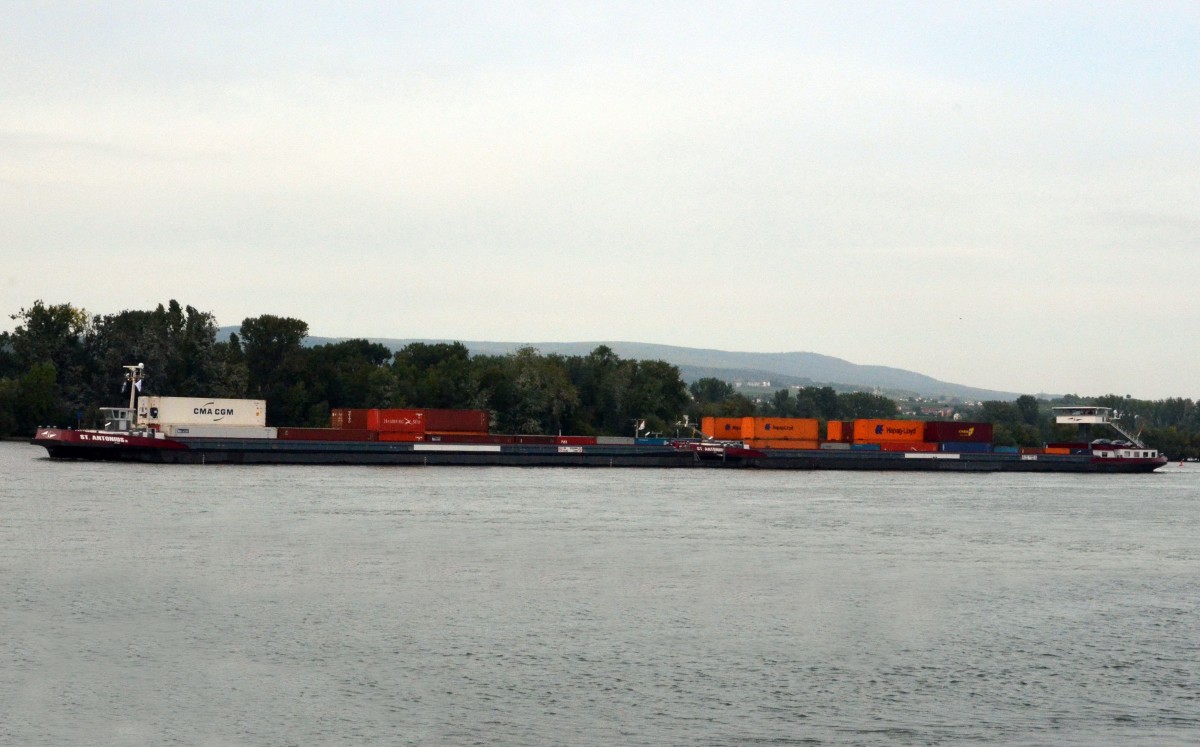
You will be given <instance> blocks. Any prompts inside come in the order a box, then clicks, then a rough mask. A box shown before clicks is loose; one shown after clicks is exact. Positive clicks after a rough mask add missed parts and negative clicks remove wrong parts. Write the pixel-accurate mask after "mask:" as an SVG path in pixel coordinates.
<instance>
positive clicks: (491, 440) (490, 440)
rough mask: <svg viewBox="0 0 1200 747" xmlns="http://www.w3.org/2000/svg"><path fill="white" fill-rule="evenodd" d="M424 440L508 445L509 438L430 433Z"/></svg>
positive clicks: (440, 442)
mask: <svg viewBox="0 0 1200 747" xmlns="http://www.w3.org/2000/svg"><path fill="white" fill-rule="evenodd" d="M425 440H426V441H428V442H430V443H434V444H510V443H512V437H511V436H493V435H492V434H490V433H430V432H429V431H426V432H425Z"/></svg>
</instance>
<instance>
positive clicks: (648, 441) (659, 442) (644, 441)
mask: <svg viewBox="0 0 1200 747" xmlns="http://www.w3.org/2000/svg"><path fill="white" fill-rule="evenodd" d="M633 442H634V443H635V444H637V445H638V446H666V445H667V444H669V443H670V442H671V439H669V438H635V439H634V440H633Z"/></svg>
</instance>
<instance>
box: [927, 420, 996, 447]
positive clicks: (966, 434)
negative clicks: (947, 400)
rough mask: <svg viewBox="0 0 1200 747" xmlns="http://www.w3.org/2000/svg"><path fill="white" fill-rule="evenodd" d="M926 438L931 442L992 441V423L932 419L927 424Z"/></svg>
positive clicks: (981, 442) (984, 442)
mask: <svg viewBox="0 0 1200 747" xmlns="http://www.w3.org/2000/svg"><path fill="white" fill-rule="evenodd" d="M925 440H926V441H927V442H929V443H943V442H946V441H953V442H955V443H979V444H990V443H991V442H992V424H991V423H960V422H957V421H953V420H930V421H929V422H928V423H926V424H925Z"/></svg>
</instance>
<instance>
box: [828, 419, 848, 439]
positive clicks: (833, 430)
mask: <svg viewBox="0 0 1200 747" xmlns="http://www.w3.org/2000/svg"><path fill="white" fill-rule="evenodd" d="M853 436H854V424H853V423H847V422H843V421H841V420H830V421H829V422H828V423H826V424H825V440H826V441H834V442H837V443H849V442H850V440H851V438H853Z"/></svg>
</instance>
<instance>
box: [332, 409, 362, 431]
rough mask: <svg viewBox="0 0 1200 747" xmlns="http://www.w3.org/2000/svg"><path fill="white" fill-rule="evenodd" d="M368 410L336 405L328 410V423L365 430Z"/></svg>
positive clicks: (339, 426)
mask: <svg viewBox="0 0 1200 747" xmlns="http://www.w3.org/2000/svg"><path fill="white" fill-rule="evenodd" d="M368 412H370V410H362V409H351V408H348V407H338V408H335V409H333V410H330V411H329V420H330V425H332V426H333V427H334V428H354V429H356V430H367V413H368Z"/></svg>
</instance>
